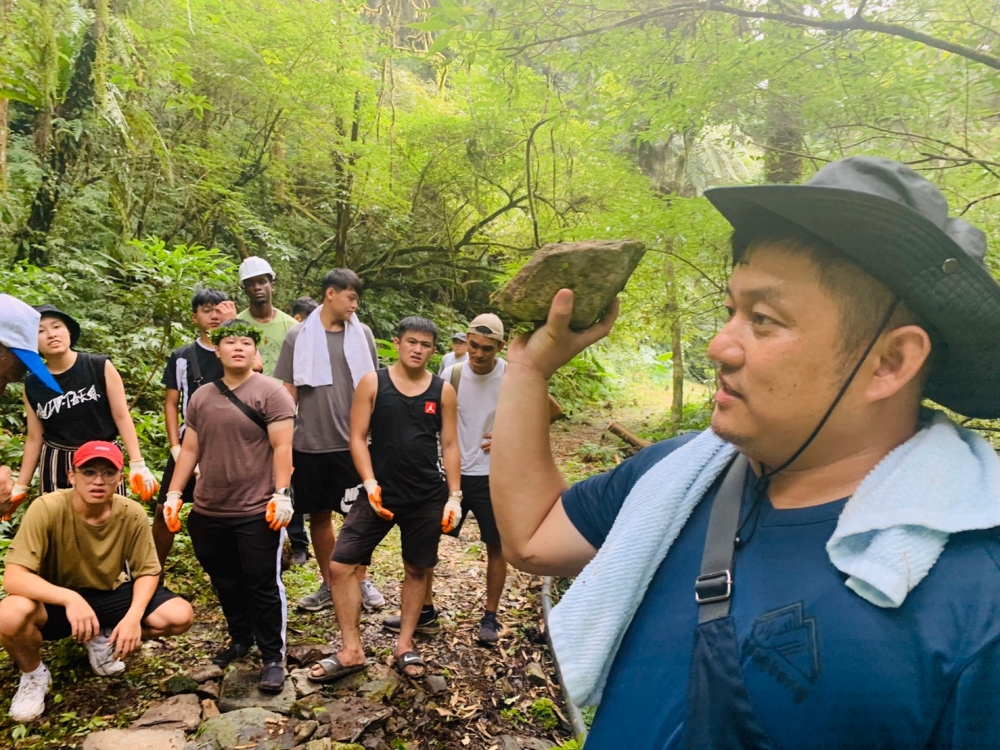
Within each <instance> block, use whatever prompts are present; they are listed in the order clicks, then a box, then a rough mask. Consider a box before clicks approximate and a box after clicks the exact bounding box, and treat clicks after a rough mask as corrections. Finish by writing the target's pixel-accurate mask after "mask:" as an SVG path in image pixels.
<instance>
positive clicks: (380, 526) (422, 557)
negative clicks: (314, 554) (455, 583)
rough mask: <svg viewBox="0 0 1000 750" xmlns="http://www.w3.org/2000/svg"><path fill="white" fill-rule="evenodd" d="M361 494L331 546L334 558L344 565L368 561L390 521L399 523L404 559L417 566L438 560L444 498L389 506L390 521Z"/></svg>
mask: <svg viewBox="0 0 1000 750" xmlns="http://www.w3.org/2000/svg"><path fill="white" fill-rule="evenodd" d="M362 496H363V497H361V498H359V499H358V502H356V503H355V504H354V507H353V508H351V512H350V513H348V514H347V518H345V519H344V525H343V526H342V527H341V529H340V534H339V535H338V536H337V545H336V546H335V547H334V548H333V561H334V562H339V563H344V564H345V565H371V562H372V552H374V551H375V548H376V547H378V545H379V543H380V542H381V541H382V540H383V539H385V535H386V534H388V533H389V530H390V529H391V528H392V527H393V525H398V526H399V535H400V537H401V538H402V540H403V561H404V562H408V563H409V564H410V565H413V566H415V567H417V568H433V567H434V566H435V565H437V561H438V541H439V540H440V539H441V516H442V514H443V513H444V504H445V501H446V500H447V498H445V497H442V498H441V500H440V502H438V501H423V502H419V503H413V504H412V505H404V506H402V507H400V508H390V510H392V512H393V513H395V514H396V515H395V517H394V518H393V519H392V520H391V521H385V520H383V519H381V518H379V517H378V516H377V515H376V514H375V511H374V510H372V506H371V504H370V503H369V502H368V496H367V495H366V494H365V493H364V492H363V491H362Z"/></svg>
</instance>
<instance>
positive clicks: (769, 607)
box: [563, 435, 1000, 750]
mask: <svg viewBox="0 0 1000 750" xmlns="http://www.w3.org/2000/svg"><path fill="white" fill-rule="evenodd" d="M693 437H694V436H693V435H690V436H684V437H681V438H677V439H675V440H670V441H665V442H663V443H658V444H656V445H653V446H651V447H649V448H647V449H645V450H643V451H641V452H640V453H639V454H637V455H636V456H635V457H633V458H632V459H630V460H628V461H625V462H623V463H622V464H621V465H620V466H618V467H617V468H615V469H614V470H613V471H610V472H608V473H606V474H600V475H598V476H595V477H591V478H590V479H587V480H586V481H583V482H580V483H578V484H576V485H574V486H573V487H571V488H570V489H568V490H567V491H566V492H565V493H564V494H563V505H564V507H565V509H566V513H567V515H568V516H569V518H570V520H571V521H572V523H573V525H574V526H576V528H577V529H579V531H580V533H581V534H583V536H584V537H585V538H586V539H587V540H588V541H589V542H590V543H591V544H592V545H594V546H595V547H600V546H601V544H602V543H603V541H604V539H605V537H606V536H607V534H608V531H609V530H610V529H611V526H612V524H613V523H614V520H615V517H616V516H617V514H618V511H619V510H620V509H621V506H622V503H623V502H624V500H625V497H626V496H627V495H628V493H629V490H631V488H632V486H633V485H634V484H635V483H636V481H637V480H638V479H639V477H641V476H642V475H643V474H644V473H645V472H646V471H647V470H648V469H649V468H650V467H651V466H652V465H653V464H655V463H656V462H657V461H659V460H660V459H661V458H663V457H664V456H666V455H667V454H669V453H670V452H671V451H673V450H675V449H677V448H678V447H680V446H681V445H683V444H684V443H686V442H688V441H689V440H691V439H692V438H693ZM748 475H749V472H748ZM720 483H721V479H720V480H719V481H717V482H716V484H715V486H713V487H712V489H711V490H709V492H708V493H706V495H705V498H704V501H703V502H701V503H699V505H698V507H697V508H696V509H695V510H694V512H693V513H692V515H691V517H690V519H689V520H688V522H687V525H686V526H685V527H684V529H683V530H682V531H681V533H680V535H679V536H678V538H677V540H676V541H675V542H674V544H673V546H672V548H671V549H670V552H669V553H668V554H667V556H666V558H665V559H664V560H663V562H662V563H661V564H660V567H659V569H658V571H657V572H656V575H655V576H654V577H653V580H652V581H651V583H650V586H649V589H648V590H647V591H646V595H645V597H644V598H643V600H642V603H641V604H640V605H639V609H638V611H637V612H636V614H635V617H634V619H633V620H632V623H631V625H630V626H629V628H628V631H627V632H626V634H625V638H624V640H623V641H622V644H621V647H620V649H619V651H618V655H617V657H616V658H615V661H614V665H613V666H612V668H611V673H610V675H609V677H608V683H607V686H606V687H605V689H604V695H603V698H602V702H601V705H600V707H599V708H598V711H597V715H596V717H595V719H594V724H593V727H592V730H591V734H590V737H589V738H588V741H587V746H588V747H593V748H605V747H613V746H616V747H628V748H629V750H645V749H647V748H648V749H650V750H653V749H655V750H662V749H664V748H677V747H680V746H681V742H682V737H683V730H684V715H685V689H686V686H687V679H688V667H689V664H690V656H691V645H692V634H693V633H694V630H695V628H696V627H697V624H698V613H697V605H696V604H695V602H694V580H695V578H696V577H697V575H698V570H699V567H700V564H701V554H702V550H703V548H704V543H705V533H706V531H707V529H708V517H709V511H710V509H711V500H712V499H713V498H714V497H715V493H716V491H717V490H718V485H719V484H720ZM745 487H746V492H745V493H744V498H743V504H744V505H743V507H744V513H747V512H748V509H749V507H750V504H751V497H752V492H753V490H752V487H753V482H752V481H748V482H746V485H745ZM845 502H846V501H844V500H840V501H837V502H832V503H826V504H824V505H818V506H815V507H811V508H800V509H791V510H776V509H775V508H774V507H773V506H772V505H771V503H770V501H768V500H767V499H766V498H764V499H763V500H762V501H761V503H760V507H759V516H758V518H757V523H756V525H755V528H754V530H753V533H752V534H750V535H749V541H748V542H746V544H745V546H743V547H742V548H741V549H740V550H739V551H738V552H737V554H736V564H735V567H734V579H735V580H734V589H733V590H734V594H733V600H732V615H733V618H734V620H735V623H736V630H737V637H738V642H739V646H740V654H741V663H742V666H743V673H744V678H745V681H746V685H747V688H748V690H749V693H750V699H751V701H752V703H753V705H754V707H755V709H756V712H757V715H758V716H759V717H760V719H761V722H762V723H763V725H764V727H765V728H766V729H767V731H768V733H769V735H770V737H771V740H772V742H773V743H774V745H775V747H776V748H779V750H784V749H788V750H795V749H797V748H824V749H825V748H830V749H831V750H832V749H834V748H837V749H838V750H840V749H842V748H873V747H878V748H969V749H970V750H971V748H1000V537H998V533H997V531H996V530H991V531H987V532H967V533H962V534H955V535H952V537H951V538H950V540H949V541H948V545H947V546H946V548H945V550H944V552H943V553H942V555H941V557H940V558H939V560H938V562H937V563H936V564H935V566H934V567H933V569H932V570H931V571H930V573H929V574H928V575H927V577H926V578H925V579H924V580H923V581H921V583H920V584H919V585H918V586H917V587H916V588H915V589H914V590H913V591H911V592H910V594H909V596H907V598H906V601H905V602H904V603H903V606H901V607H899V608H898V609H883V608H881V607H876V606H875V605H873V604H870V603H869V602H867V601H865V600H864V599H862V598H861V597H860V596H858V595H857V594H855V593H854V592H853V591H851V590H850V589H848V588H847V586H846V585H844V581H845V580H846V576H845V575H844V574H843V573H841V572H840V571H839V570H837V569H836V568H835V567H834V566H833V564H832V563H831V562H830V559H829V557H828V556H827V553H826V549H825V547H826V543H827V541H828V540H829V539H830V536H831V535H832V534H833V531H834V528H835V527H836V524H837V518H838V516H839V515H840V511H841V510H842V509H843V507H844V503H845ZM747 532H748V529H745V530H744V533H743V537H744V538H746V537H747V536H748V533H747Z"/></svg>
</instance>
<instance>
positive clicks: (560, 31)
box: [0, 0, 1000, 437]
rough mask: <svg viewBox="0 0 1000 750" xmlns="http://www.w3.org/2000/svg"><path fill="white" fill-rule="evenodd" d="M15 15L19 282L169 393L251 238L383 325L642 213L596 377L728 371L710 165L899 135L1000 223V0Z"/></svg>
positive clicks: (453, 320)
mask: <svg viewBox="0 0 1000 750" xmlns="http://www.w3.org/2000/svg"><path fill="white" fill-rule="evenodd" d="M0 28H2V29H3V33H2V35H0V61H2V65H0V266H2V267H4V268H5V269H7V273H6V274H5V276H4V278H3V280H2V282H0V285H2V286H3V288H4V289H6V290H8V291H11V292H13V293H15V294H19V295H20V296H22V297H25V298H29V299H30V300H31V301H40V300H41V299H43V298H44V299H47V300H53V301H57V302H60V303H62V304H65V305H66V306H67V308H69V309H70V311H71V312H73V313H74V314H76V315H78V316H79V317H80V318H82V319H83V320H84V322H85V330H86V331H87V338H86V339H85V346H86V347H87V348H91V349H95V350H102V351H108V352H111V353H113V354H114V355H115V356H116V360H117V361H118V362H119V366H120V367H121V369H123V370H124V371H125V375H126V383H127V386H128V390H129V394H130V396H131V397H132V398H133V399H135V400H136V405H137V407H138V409H139V411H141V412H148V413H150V414H152V413H154V412H155V411H156V410H157V408H158V404H157V401H158V393H157V386H156V382H157V380H158V374H157V371H158V369H159V367H160V366H161V364H162V360H163V355H164V353H165V352H166V351H167V350H168V349H169V348H170V347H172V346H175V345H177V344H178V343H179V342H180V341H181V340H182V339H183V338H185V337H186V336H187V335H190V332H186V333H185V332H184V331H183V330H182V326H183V324H184V322H185V320H186V312H185V310H184V304H183V302H184V300H185V298H186V297H187V296H188V295H189V294H190V292H191V291H192V289H193V288H194V287H195V286H196V285H197V284H199V283H209V282H212V283H217V284H221V285H223V286H225V287H226V288H227V289H229V290H230V291H231V292H233V293H235V292H236V291H237V289H236V286H235V278H234V276H235V274H234V272H233V268H234V265H235V264H236V263H237V262H238V261H239V259H240V258H241V257H246V256H247V255H250V254H259V255H263V256H265V257H267V258H268V259H269V260H270V261H271V263H272V264H273V265H274V266H275V268H276V269H277V272H278V287H277V288H278V302H279V303H280V304H281V305H282V306H287V304H288V303H290V301H291V300H292V299H294V298H295V297H297V296H299V295H300V294H303V293H314V290H315V289H316V287H317V285H318V281H319V279H320V277H321V276H322V274H323V272H325V271H326V270H327V269H328V268H330V267H333V266H338V265H348V266H351V267H352V268H354V269H356V270H357V271H358V272H359V273H360V274H361V275H362V277H363V278H364V280H365V282H366V284H367V285H368V288H369V290H370V293H369V294H368V295H367V297H366V300H365V306H364V308H363V310H362V313H363V317H365V318H366V320H368V322H370V323H371V324H372V326H373V328H374V329H375V330H376V333H377V335H379V336H380V337H381V338H388V337H389V336H390V335H391V331H392V327H393V325H394V323H395V322H396V320H398V319H399V318H400V317H402V316H403V315H405V314H410V313H413V312H424V313H425V314H428V315H430V316H432V317H433V318H434V319H435V320H437V321H438V322H439V324H441V325H442V326H443V327H445V328H446V329H447V328H450V327H451V326H454V325H460V324H461V322H462V321H463V320H464V319H467V318H468V317H469V316H470V315H473V314H475V313H477V312H479V311H482V310H483V309H486V308H488V307H489V305H490V302H489V299H490V293H491V292H492V291H493V289H495V288H496V285H497V284H498V283H499V282H500V281H502V280H503V279H504V278H507V277H509V275H510V274H511V273H513V272H514V271H515V270H516V269H517V268H518V267H519V266H520V265H521V264H522V263H523V262H524V260H525V259H526V258H527V257H528V256H529V254H530V252H531V250H532V249H533V248H534V247H536V246H537V245H538V244H540V243H544V242H549V241H557V240H563V239H582V238H591V237H600V238H621V237H625V236H633V237H636V238H638V239H641V240H643V241H645V242H646V243H647V244H648V247H649V248H650V250H651V251H652V252H650V253H649V254H648V255H647V258H646V260H645V261H644V262H643V264H642V265H641V266H640V268H639V270H638V272H637V273H636V275H635V277H634V278H633V281H632V282H631V284H630V286H629V288H628V289H627V291H626V293H625V295H624V303H625V304H624V308H623V310H624V314H623V317H622V320H621V322H620V323H619V325H618V326H617V328H616V331H615V333H614V334H613V335H612V337H611V340H610V341H609V343H608V344H607V345H606V346H605V347H604V348H602V349H599V350H598V351H597V352H596V357H597V359H595V358H594V357H591V356H588V357H586V358H584V359H581V360H579V361H578V362H576V363H574V366H573V367H572V368H570V369H568V370H567V371H566V373H564V374H563V375H562V376H560V377H559V378H558V380H557V382H556V384H555V386H556V389H557V392H558V393H559V395H560V396H562V397H563V398H564V399H566V400H567V401H568V402H569V404H570V406H574V405H577V404H580V403H582V402H593V401H601V400H606V399H607V398H608V397H609V396H611V395H613V390H609V381H610V380H614V379H615V377H612V376H617V379H618V380H619V381H628V380H629V379H634V378H636V377H641V378H650V377H651V378H654V379H655V378H660V379H661V382H662V384H663V385H664V386H667V385H673V386H676V385H677V384H678V383H679V382H681V381H680V380H678V378H686V379H688V380H689V381H692V380H693V381H705V380H707V379H709V378H710V377H711V372H712V368H711V366H710V363H709V362H708V361H707V360H706V359H705V357H704V353H703V352H704V348H705V344H706V342H707V341H708V339H709V338H710V337H711V335H712V334H713V332H714V331H715V330H716V329H717V327H718V325H719V323H720V321H721V313H720V311H719V307H718V304H719V292H720V289H721V288H722V287H723V286H724V279H725V274H726V271H727V265H728V261H727V252H726V241H727V234H728V229H727V226H726V224H725V222H724V221H723V220H722V219H721V218H720V217H719V216H718V215H717V214H716V213H715V212H714V211H713V210H712V209H711V208H710V207H709V206H708V204H707V202H706V201H705V200H704V199H703V198H702V197H700V196H701V193H702V191H703V190H704V189H705V188H706V187H710V186H712V185H717V184H723V183H732V182H752V181H758V180H764V179H767V180H775V181H795V180H799V179H802V178H805V177H807V176H808V175H809V174H810V173H811V172H812V171H814V170H815V169H816V168H818V167H820V166H822V164H823V163H825V162H827V161H829V160H831V159H834V158H838V157H841V156H844V155H850V154H858V153H875V154H883V155H887V156H891V157H894V158H899V159H902V160H904V161H906V162H908V163H910V164H912V165H913V166H914V167H915V168H917V169H921V170H924V171H925V173H926V174H928V175H929V176H930V177H932V178H933V179H934V180H935V181H936V182H937V183H938V184H939V185H940V186H941V187H942V188H943V189H944V190H945V192H946V193H947V194H948V196H949V200H950V201H951V204H952V207H953V209H954V210H955V211H957V212H959V213H962V214H963V215H964V216H965V217H966V218H968V219H970V220H972V221H973V222H975V223H977V224H979V225H980V226H982V227H984V228H985V229H986V230H987V231H988V233H990V234H993V233H994V232H995V231H996V230H997V229H998V228H1000V221H998V217H997V212H996V210H995V206H996V205H997V201H996V199H997V197H998V196H1000V181H998V177H1000V172H998V169H1000V162H997V161H996V160H995V157H994V156H993V155H994V154H995V153H996V151H997V146H998V127H997V125H998V116H1000V86H998V83H997V81H998V80H1000V76H998V74H997V72H998V69H1000V58H997V57H996V55H995V54H994V53H993V52H992V50H993V49H994V48H995V46H996V41H997V37H998V35H1000V30H998V27H997V20H996V17H995V6H994V4H993V3H992V2H989V1H988V0H970V2H966V3H963V4H961V7H956V6H955V5H954V4H953V3H948V2H944V0H904V1H903V2H896V3H871V4H868V3H865V2H861V3H860V5H858V6H855V7H853V8H848V7H847V6H845V5H844V4H843V3H840V2H833V0H817V1H816V2H811V3H808V4H801V5H799V6H794V5H793V6H789V5H787V4H785V3H774V4H759V3H746V2H734V3H733V4H730V5H726V4H721V3H707V4H706V3H702V2H667V3H659V2H658V3H650V2H647V0H592V1H591V2H589V3H577V2H573V3H569V2H552V3H543V4H529V3H525V2H523V0H475V1H474V2H470V3H469V4H468V5H457V4H455V3H454V2H452V1H451V0H440V1H439V2H437V3H435V4H433V5H428V6H426V7H424V6H421V5H420V4H419V3H417V4H411V3H402V2H398V0H390V2H388V3H385V4H381V3H371V4H363V3H355V4H351V3H344V2H332V1H329V0H322V1H320V2H314V1H308V2H307V1H305V0H292V1H291V2H288V1H285V0H254V2H250V1H249V0H225V1H223V0H184V1H183V2H181V0H153V1H151V2H136V1H135V0H30V1H29V0H3V2H0ZM4 125H6V128H5V127H4ZM174 248H176V249H174ZM201 248H212V250H202V249H201ZM990 262H991V263H995V260H994V258H992V257H991V258H990ZM675 373H676V377H675ZM626 384H627V383H626ZM675 390H676V389H675ZM10 398H11V395H8V397H7V400H8V401H9V400H10ZM674 405H675V415H674V419H673V422H672V423H673V424H674V425H675V426H677V425H679V424H680V422H681V421H682V420H683V419H684V415H683V413H682V407H683V405H682V404H681V403H680V402H679V401H675V404H674ZM6 414H7V416H5V417H4V419H5V420H7V421H8V422H9V421H10V420H11V419H12V417H11V416H10V414H9V412H7V413H6ZM143 419H145V418H143ZM154 423H155V419H152V418H150V420H149V424H148V425H145V424H144V426H143V427H142V428H141V429H142V431H143V432H144V433H147V434H149V435H150V436H151V437H158V436H157V435H156V430H157V429H158V428H157V427H156V426H155V424H154Z"/></svg>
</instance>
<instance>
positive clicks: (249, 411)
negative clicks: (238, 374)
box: [212, 380, 267, 432]
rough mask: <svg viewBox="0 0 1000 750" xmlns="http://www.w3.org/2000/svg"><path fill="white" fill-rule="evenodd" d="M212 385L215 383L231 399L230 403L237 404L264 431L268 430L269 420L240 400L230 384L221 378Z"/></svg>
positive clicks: (220, 391)
mask: <svg viewBox="0 0 1000 750" xmlns="http://www.w3.org/2000/svg"><path fill="white" fill-rule="evenodd" d="M212 385H214V386H215V387H216V388H218V389H219V393H221V394H222V395H223V396H225V397H226V398H227V399H229V403H231V404H232V405H233V406H235V407H236V408H237V409H239V410H240V411H241V412H243V414H244V415H246V417H247V419H249V420H250V421H251V422H253V423H254V424H255V425H257V426H258V427H260V429H262V430H263V431H264V432H267V422H265V421H264V420H263V418H262V417H261V416H260V414H258V413H257V412H255V411H254V410H253V409H251V408H250V407H249V406H247V405H246V404H245V403H243V402H242V401H240V400H239V398H237V396H236V394H235V393H233V392H232V391H231V390H229V386H228V385H226V384H225V383H223V382H222V381H221V380H216V381H215V382H214V383H213V384H212Z"/></svg>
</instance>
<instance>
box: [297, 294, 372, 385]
mask: <svg viewBox="0 0 1000 750" xmlns="http://www.w3.org/2000/svg"><path fill="white" fill-rule="evenodd" d="M322 309H323V308H322V306H320V307H317V308H316V309H315V310H313V311H312V312H311V313H310V314H309V317H308V318H306V319H305V322H304V323H303V324H302V330H301V331H300V332H299V337H298V338H297V339H296V340H295V356H294V357H293V359H292V369H293V370H294V373H295V374H294V377H293V382H294V384H295V385H296V386H300V385H308V386H311V387H313V388H318V387H319V386H323V385H333V369H332V368H331V367H330V352H329V350H328V349H327V345H326V329H325V328H324V327H323V321H322V320H320V317H319V314H320V311H321V310H322ZM344 357H346V358H347V366H348V367H349V368H350V370H351V380H352V381H354V387H355V388H357V387H358V382H359V381H360V380H361V378H362V377H364V375H365V374H366V373H369V372H371V371H372V370H374V369H375V365H374V363H373V362H372V353H371V349H370V348H369V346H368V339H367V338H366V337H365V329H364V326H363V325H362V324H361V321H360V320H358V315H357V313H354V314H353V315H351V319H350V320H348V321H347V322H345V323H344Z"/></svg>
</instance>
